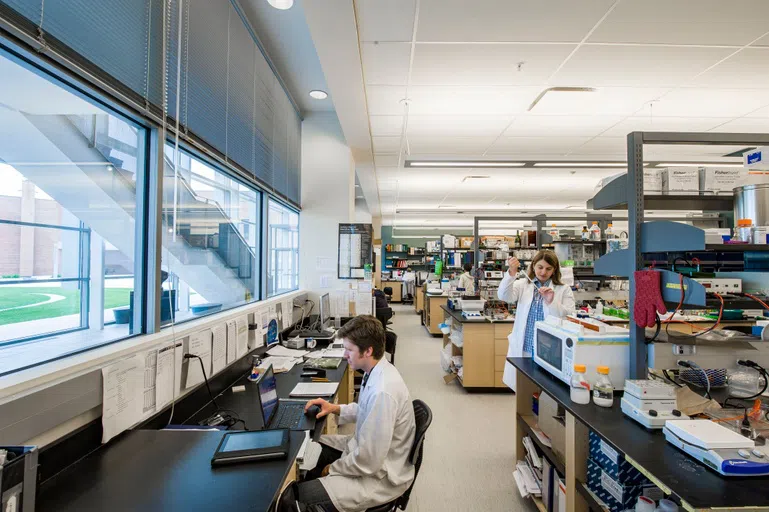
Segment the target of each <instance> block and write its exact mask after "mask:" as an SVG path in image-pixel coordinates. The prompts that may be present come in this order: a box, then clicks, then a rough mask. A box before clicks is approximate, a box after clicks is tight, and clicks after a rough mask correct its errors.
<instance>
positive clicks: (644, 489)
mask: <svg viewBox="0 0 769 512" xmlns="http://www.w3.org/2000/svg"><path fill="white" fill-rule="evenodd" d="M587 487H588V489H590V490H591V491H593V494H595V495H596V496H598V498H599V499H600V500H601V501H603V502H604V504H606V506H608V507H609V510H610V511H611V512H620V511H622V510H627V509H629V508H633V507H634V506H635V503H636V501H637V500H638V497H639V496H646V497H647V498H651V499H653V500H655V501H656V500H659V499H661V498H664V497H665V495H664V494H663V493H662V491H661V490H660V489H659V488H658V487H657V486H655V485H654V484H652V483H651V482H650V481H649V480H646V481H645V482H644V483H641V484H637V485H631V484H623V483H620V482H618V481H617V480H615V479H614V478H612V477H611V476H610V475H609V474H608V472H607V471H606V470H605V469H603V468H602V467H601V466H600V465H599V464H598V463H597V462H596V461H594V460H593V459H588V461H587Z"/></svg>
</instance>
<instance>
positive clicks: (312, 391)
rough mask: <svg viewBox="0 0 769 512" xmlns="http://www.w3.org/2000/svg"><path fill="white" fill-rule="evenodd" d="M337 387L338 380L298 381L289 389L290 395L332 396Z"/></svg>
mask: <svg viewBox="0 0 769 512" xmlns="http://www.w3.org/2000/svg"><path fill="white" fill-rule="evenodd" d="M338 387H339V383H338V382H300V383H298V384H297V385H296V386H295V387H294V389H293V391H291V395H290V396H297V397H299V396H302V397H312V398H316V397H329V396H334V393H336V388H338Z"/></svg>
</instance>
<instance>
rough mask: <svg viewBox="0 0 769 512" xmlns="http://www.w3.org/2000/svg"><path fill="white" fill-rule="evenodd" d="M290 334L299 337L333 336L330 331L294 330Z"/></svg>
mask: <svg viewBox="0 0 769 512" xmlns="http://www.w3.org/2000/svg"><path fill="white" fill-rule="evenodd" d="M290 336H292V337H294V336H298V337H299V338H331V337H333V336H334V333H333V332H332V331H294V332H292V333H291V334H290Z"/></svg>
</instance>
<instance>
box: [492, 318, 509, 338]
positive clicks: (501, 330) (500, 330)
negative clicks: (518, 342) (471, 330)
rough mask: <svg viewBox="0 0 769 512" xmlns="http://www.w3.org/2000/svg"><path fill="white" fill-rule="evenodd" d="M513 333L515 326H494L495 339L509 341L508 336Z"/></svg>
mask: <svg viewBox="0 0 769 512" xmlns="http://www.w3.org/2000/svg"><path fill="white" fill-rule="evenodd" d="M512 331H513V324H511V323H509V322H508V323H498V324H494V338H495V339H498V340H500V339H502V338H504V339H507V336H508V335H509V334H510V333H511V332H512Z"/></svg>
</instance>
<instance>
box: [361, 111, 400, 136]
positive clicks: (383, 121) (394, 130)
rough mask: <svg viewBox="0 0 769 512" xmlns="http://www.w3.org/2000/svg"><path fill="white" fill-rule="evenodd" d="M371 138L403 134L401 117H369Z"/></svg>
mask: <svg viewBox="0 0 769 512" xmlns="http://www.w3.org/2000/svg"><path fill="white" fill-rule="evenodd" d="M369 121H370V122H371V135H372V136H373V137H381V136H388V135H389V136H393V135H400V134H401V133H402V132H403V116H369Z"/></svg>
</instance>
